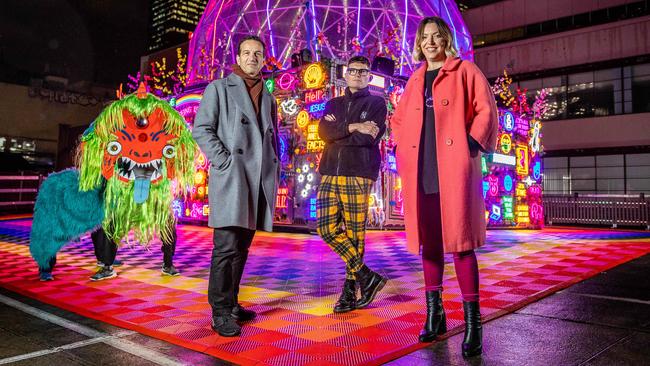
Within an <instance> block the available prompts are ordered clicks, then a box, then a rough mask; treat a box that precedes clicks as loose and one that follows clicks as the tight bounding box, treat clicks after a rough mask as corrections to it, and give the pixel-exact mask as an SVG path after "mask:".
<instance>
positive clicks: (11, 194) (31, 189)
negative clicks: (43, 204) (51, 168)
mask: <svg viewBox="0 0 650 366" xmlns="http://www.w3.org/2000/svg"><path fill="white" fill-rule="evenodd" d="M43 178H44V176H43V175H40V174H32V175H0V213H3V212H4V213H7V212H19V211H24V212H28V211H32V210H33V208H34V203H35V202H36V194H37V193H38V188H39V187H40V186H41V183H42V182H43Z"/></svg>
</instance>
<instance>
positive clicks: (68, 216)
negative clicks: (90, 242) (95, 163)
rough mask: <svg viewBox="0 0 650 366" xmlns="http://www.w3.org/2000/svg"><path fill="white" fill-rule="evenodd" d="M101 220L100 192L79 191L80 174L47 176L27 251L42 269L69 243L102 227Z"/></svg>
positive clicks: (39, 195) (38, 197)
mask: <svg viewBox="0 0 650 366" xmlns="http://www.w3.org/2000/svg"><path fill="white" fill-rule="evenodd" d="M103 219H104V210H103V195H102V192H101V191H100V190H95V191H87V192H79V172H78V171H77V170H75V169H68V170H64V171H61V172H57V173H53V174H50V176H48V177H47V179H46V180H45V181H44V182H43V184H42V185H41V188H40V189H39V192H38V196H37V197H36V204H35V206H34V221H33V222H32V232H31V234H30V240H29V251H30V252H31V254H32V257H33V258H34V260H35V261H36V263H38V267H39V269H41V270H51V268H49V266H50V265H49V263H50V260H51V259H52V258H54V257H55V256H56V253H58V252H59V250H61V248H62V247H63V246H64V245H65V244H66V243H68V242H71V241H73V240H77V239H79V238H80V237H81V236H82V235H83V234H84V233H86V232H88V231H91V230H93V229H94V228H96V227H98V226H99V225H101V223H102V220H103Z"/></svg>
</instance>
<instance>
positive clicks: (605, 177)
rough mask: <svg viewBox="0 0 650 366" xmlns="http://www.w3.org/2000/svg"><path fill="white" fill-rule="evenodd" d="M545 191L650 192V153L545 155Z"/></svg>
mask: <svg viewBox="0 0 650 366" xmlns="http://www.w3.org/2000/svg"><path fill="white" fill-rule="evenodd" d="M543 182H544V194H549V195H553V194H563V195H570V194H575V193H578V194H606V195H612V194H631V195H636V194H640V193H643V194H646V195H647V194H650V154H617V155H592V156H571V157H548V158H544V180H543Z"/></svg>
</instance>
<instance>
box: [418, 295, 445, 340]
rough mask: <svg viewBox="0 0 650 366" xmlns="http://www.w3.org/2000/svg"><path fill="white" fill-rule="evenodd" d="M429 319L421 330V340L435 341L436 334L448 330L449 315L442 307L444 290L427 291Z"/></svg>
mask: <svg viewBox="0 0 650 366" xmlns="http://www.w3.org/2000/svg"><path fill="white" fill-rule="evenodd" d="M426 297H427V320H426V321H425V322H424V329H422V331H421V332H420V342H433V341H434V340H435V339H436V336H438V335H440V334H444V333H445V332H447V316H446V315H445V309H444V308H443V307H442V290H437V291H427V292H426Z"/></svg>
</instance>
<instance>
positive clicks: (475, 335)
mask: <svg viewBox="0 0 650 366" xmlns="http://www.w3.org/2000/svg"><path fill="white" fill-rule="evenodd" d="M463 311H464V312H465V338H464V339H463V357H472V356H477V355H480V354H481V352H483V328H482V326H481V309H480V308H479V305H478V301H469V302H468V301H463Z"/></svg>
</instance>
